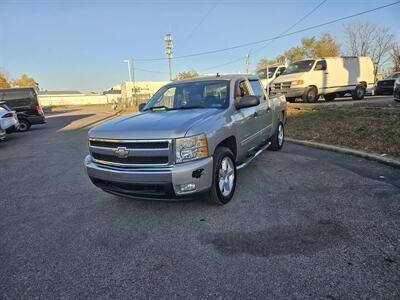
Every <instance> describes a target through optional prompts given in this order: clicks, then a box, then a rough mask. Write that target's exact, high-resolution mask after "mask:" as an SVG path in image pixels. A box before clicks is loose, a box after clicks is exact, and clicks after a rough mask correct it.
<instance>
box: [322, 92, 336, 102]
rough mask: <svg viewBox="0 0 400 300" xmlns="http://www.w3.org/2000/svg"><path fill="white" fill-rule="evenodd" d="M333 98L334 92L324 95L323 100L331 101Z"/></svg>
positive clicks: (334, 96)
mask: <svg viewBox="0 0 400 300" xmlns="http://www.w3.org/2000/svg"><path fill="white" fill-rule="evenodd" d="M335 98H336V94H335V93H331V94H326V95H324V99H325V101H333V100H335Z"/></svg>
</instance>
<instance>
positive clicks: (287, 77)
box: [273, 72, 307, 83]
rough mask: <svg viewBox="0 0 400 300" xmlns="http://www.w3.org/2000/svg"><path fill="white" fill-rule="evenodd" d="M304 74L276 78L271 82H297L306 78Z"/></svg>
mask: <svg viewBox="0 0 400 300" xmlns="http://www.w3.org/2000/svg"><path fill="white" fill-rule="evenodd" d="M306 73H307V72H299V73H293V74H287V75H281V76H279V77H278V78H276V79H275V80H274V81H273V82H274V83H281V82H288V81H293V80H298V79H304V77H305V76H306Z"/></svg>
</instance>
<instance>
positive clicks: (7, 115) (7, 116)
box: [2, 113, 14, 118]
mask: <svg viewBox="0 0 400 300" xmlns="http://www.w3.org/2000/svg"><path fill="white" fill-rule="evenodd" d="M13 116H14V114H13V113H6V114H5V115H4V116H2V118H12V117H13Z"/></svg>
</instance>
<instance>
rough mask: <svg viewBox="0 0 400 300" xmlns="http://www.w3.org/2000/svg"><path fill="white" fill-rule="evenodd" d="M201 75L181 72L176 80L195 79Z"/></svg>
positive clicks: (193, 72)
mask: <svg viewBox="0 0 400 300" xmlns="http://www.w3.org/2000/svg"><path fill="white" fill-rule="evenodd" d="M198 76H199V73H197V72H196V71H184V72H179V74H178V75H177V76H176V77H175V79H174V80H182V79H187V78H193V77H198Z"/></svg>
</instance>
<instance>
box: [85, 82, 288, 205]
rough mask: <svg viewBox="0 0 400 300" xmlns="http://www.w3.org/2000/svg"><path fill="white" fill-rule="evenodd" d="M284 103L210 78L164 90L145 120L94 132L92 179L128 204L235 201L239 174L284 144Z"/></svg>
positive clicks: (248, 85)
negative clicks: (131, 200)
mask: <svg viewBox="0 0 400 300" xmlns="http://www.w3.org/2000/svg"><path fill="white" fill-rule="evenodd" d="M286 111H287V105H286V100H285V97H284V96H276V97H275V98H270V99H269V98H268V97H267V95H266V94H265V92H264V88H263V87H262V85H261V83H260V81H259V79H258V77H256V76H251V75H225V76H218V75H217V76H212V77H211V76H207V77H198V78H194V79H186V80H180V81H175V82H171V83H169V84H167V85H165V86H163V87H162V88H161V89H160V90H159V91H158V92H157V93H156V94H154V96H153V97H152V98H151V99H150V101H149V102H148V103H147V104H146V105H145V106H144V107H142V108H141V111H140V112H139V113H136V114H133V115H129V116H123V117H119V118H115V119H113V120H111V121H109V122H106V123H103V124H101V125H99V126H97V127H95V128H93V129H91V130H90V131H89V150H90V155H88V156H87V157H86V158H85V162H84V163H85V166H86V170H87V173H88V175H89V177H90V179H91V181H92V182H93V184H95V185H96V186H98V187H99V188H101V189H103V190H104V191H106V192H109V193H112V194H115V195H119V196H126V197H133V198H144V199H156V200H169V199H189V198H194V197H198V196H200V195H206V196H207V197H208V198H210V199H211V200H213V201H214V202H216V203H218V204H225V203H227V202H229V201H230V200H231V198H232V197H233V194H234V191H235V186H236V181H237V174H236V172H237V170H239V169H240V168H242V167H244V166H246V165H247V164H248V163H249V162H250V161H251V160H253V159H254V158H255V157H256V156H258V155H259V154H260V153H261V152H262V151H263V150H265V149H267V148H268V147H269V148H270V149H272V150H275V151H277V150H280V149H281V148H282V145H283V142H284V124H285V121H286Z"/></svg>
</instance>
